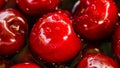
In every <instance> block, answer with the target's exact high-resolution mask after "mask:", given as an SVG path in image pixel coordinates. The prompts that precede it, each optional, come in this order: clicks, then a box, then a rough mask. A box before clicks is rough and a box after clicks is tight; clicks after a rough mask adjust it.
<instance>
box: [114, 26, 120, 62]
mask: <svg viewBox="0 0 120 68" xmlns="http://www.w3.org/2000/svg"><path fill="white" fill-rule="evenodd" d="M113 47H114V49H113V50H114V52H115V55H116V56H117V57H118V58H119V60H120V26H119V27H118V29H117V30H116V31H115V34H114V36H113Z"/></svg>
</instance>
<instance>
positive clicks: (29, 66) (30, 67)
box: [10, 62, 41, 68]
mask: <svg viewBox="0 0 120 68" xmlns="http://www.w3.org/2000/svg"><path fill="white" fill-rule="evenodd" d="M10 68H41V67H40V66H38V65H36V64H34V63H29V62H26V63H19V64H16V65H13V66H11V67H10Z"/></svg>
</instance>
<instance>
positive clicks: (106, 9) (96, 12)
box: [73, 0, 118, 40]
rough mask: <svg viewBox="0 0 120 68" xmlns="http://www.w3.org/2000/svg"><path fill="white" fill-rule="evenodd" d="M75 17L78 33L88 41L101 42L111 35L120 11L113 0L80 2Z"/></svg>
mask: <svg viewBox="0 0 120 68" xmlns="http://www.w3.org/2000/svg"><path fill="white" fill-rule="evenodd" d="M74 17H75V21H74V24H73V25H74V27H75V30H76V32H77V33H79V34H80V35H81V36H82V37H84V38H86V39H88V40H100V39H103V38H106V37H108V36H109V35H111V33H112V31H113V30H114V27H115V24H116V21H117V19H118V10H117V6H116V4H115V2H113V0H80V4H79V6H78V7H77V8H76V10H75V12H74Z"/></svg>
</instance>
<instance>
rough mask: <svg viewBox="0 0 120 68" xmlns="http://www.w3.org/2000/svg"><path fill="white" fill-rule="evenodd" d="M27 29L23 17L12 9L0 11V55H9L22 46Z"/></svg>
mask: <svg viewBox="0 0 120 68" xmlns="http://www.w3.org/2000/svg"><path fill="white" fill-rule="evenodd" d="M27 31H28V25H27V22H26V20H25V19H24V17H23V16H22V15H21V14H20V13H19V12H18V11H16V10H14V9H6V10H1V11H0V55H10V54H13V53H15V52H16V51H18V50H20V48H21V47H22V46H23V44H24V41H25V37H26V34H27Z"/></svg>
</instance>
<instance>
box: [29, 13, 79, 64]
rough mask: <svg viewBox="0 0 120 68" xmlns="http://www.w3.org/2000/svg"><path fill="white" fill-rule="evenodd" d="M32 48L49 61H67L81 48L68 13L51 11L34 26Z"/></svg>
mask: <svg viewBox="0 0 120 68" xmlns="http://www.w3.org/2000/svg"><path fill="white" fill-rule="evenodd" d="M30 44H31V48H32V50H33V51H34V52H35V53H36V54H38V55H39V56H40V57H41V58H43V59H44V60H46V61H48V62H56V63H60V62H65V61H68V60H70V59H71V58H73V57H74V56H75V55H76V54H77V53H78V52H79V50H80V48H81V41H80V39H79V38H78V36H77V35H76V34H75V32H74V30H73V28H72V22H71V20H70V19H69V17H68V15H67V14H66V13H62V12H60V11H58V12H53V13H49V14H47V15H45V16H43V17H42V18H40V19H39V21H38V22H37V23H36V24H35V25H34V26H33V28H32V31H31V33H30Z"/></svg>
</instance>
